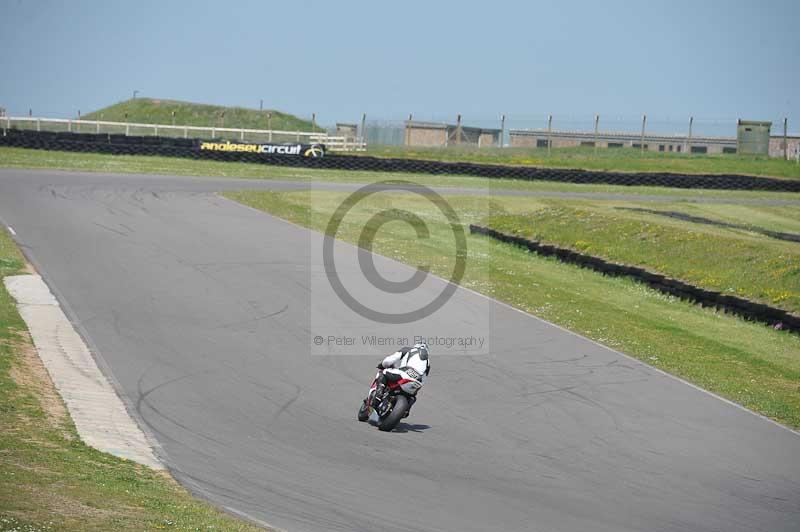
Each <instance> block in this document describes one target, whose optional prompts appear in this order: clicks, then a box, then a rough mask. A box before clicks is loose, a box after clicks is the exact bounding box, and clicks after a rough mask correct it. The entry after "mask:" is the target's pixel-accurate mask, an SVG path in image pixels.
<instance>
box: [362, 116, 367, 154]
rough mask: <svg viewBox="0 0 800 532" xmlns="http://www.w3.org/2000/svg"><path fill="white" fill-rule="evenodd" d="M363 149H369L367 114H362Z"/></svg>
mask: <svg viewBox="0 0 800 532" xmlns="http://www.w3.org/2000/svg"><path fill="white" fill-rule="evenodd" d="M361 147H362V148H366V147H367V113H361Z"/></svg>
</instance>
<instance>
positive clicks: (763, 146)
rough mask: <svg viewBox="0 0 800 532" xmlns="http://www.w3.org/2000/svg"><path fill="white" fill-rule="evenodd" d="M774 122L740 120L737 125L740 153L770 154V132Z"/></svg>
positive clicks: (737, 140)
mask: <svg viewBox="0 0 800 532" xmlns="http://www.w3.org/2000/svg"><path fill="white" fill-rule="evenodd" d="M771 127H772V122H760V121H756V120H739V121H737V123H736V142H737V144H738V148H739V149H738V151H739V153H744V154H747V155H768V154H769V130H770V128H771Z"/></svg>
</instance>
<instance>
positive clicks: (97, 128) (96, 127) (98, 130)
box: [94, 120, 100, 134]
mask: <svg viewBox="0 0 800 532" xmlns="http://www.w3.org/2000/svg"><path fill="white" fill-rule="evenodd" d="M94 132H95V133H97V134H100V121H99V120H95V121H94Z"/></svg>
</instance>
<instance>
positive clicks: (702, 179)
mask: <svg viewBox="0 0 800 532" xmlns="http://www.w3.org/2000/svg"><path fill="white" fill-rule="evenodd" d="M200 142H202V140H201V139H181V138H172V137H138V136H125V135H116V134H114V135H111V134H105V133H101V134H93V133H50V132H37V131H29V130H16V129H8V130H4V132H3V134H2V135H1V136H0V146H15V147H19V148H34V149H42V150H60V151H83V152H98V153H112V154H117V155H161V156H167V157H186V158H192V159H213V160H218V161H244V162H255V163H261V164H270V165H277V166H293V167H306V168H325V169H329V170H362V171H370V172H401V173H418V174H433V175H469V176H475V177H486V178H498V179H518V180H524V181H556V182H561V183H576V184H606V185H622V186H656V187H669V188H686V189H701V188H702V189H718V190H765V191H775V192H800V180H788V179H785V180H784V179H774V178H767V177H755V176H748V175H735V174H729V175H709V174H702V175H688V174H672V173H620V172H599V171H590V170H578V169H557V168H537V167H524V166H504V165H489V164H474V163H448V162H440V161H426V160H416V159H384V158H380V157H369V156H360V155H329V156H326V157H322V158H310V157H293V156H283V155H265V154H253V153H246V152H213V151H205V150H204V151H201V150H200V149H199V145H200ZM215 142H220V141H219V140H216V141H215ZM78 145H82V146H78Z"/></svg>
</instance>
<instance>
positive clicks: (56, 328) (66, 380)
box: [3, 275, 165, 470]
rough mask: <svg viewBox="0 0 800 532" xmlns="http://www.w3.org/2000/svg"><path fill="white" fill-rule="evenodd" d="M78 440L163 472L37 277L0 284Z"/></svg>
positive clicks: (15, 278) (7, 279)
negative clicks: (58, 396) (53, 387)
mask: <svg viewBox="0 0 800 532" xmlns="http://www.w3.org/2000/svg"><path fill="white" fill-rule="evenodd" d="M3 282H4V284H5V285H6V288H7V289H8V292H9V293H10V294H11V296H12V297H13V298H14V299H15V300H16V302H17V307H18V309H19V313H20V315H21V316H22V319H23V320H24V321H25V323H26V325H27V326H28V330H29V331H30V334H31V338H32V339H33V344H34V346H35V348H36V352H37V354H38V356H39V358H40V359H41V360H42V363H43V364H44V366H45V368H47V372H48V373H49V374H50V378H51V379H52V381H53V384H54V385H55V387H56V390H57V391H58V393H59V394H60V395H61V397H62V399H63V400H64V403H65V404H66V406H67V409H68V410H69V412H70V415H71V417H72V420H73V421H74V423H75V427H76V429H77V431H78V434H79V436H80V437H81V439H82V440H83V441H84V442H85V443H86V444H87V445H89V446H91V447H94V448H95V449H98V450H100V451H103V452H106V453H109V454H112V455H114V456H118V457H120V458H125V459H128V460H132V461H134V462H138V463H140V464H142V465H145V466H148V467H151V468H153V469H158V470H162V469H165V468H164V465H163V464H162V463H161V461H160V460H159V459H158V458H157V457H156V454H155V452H154V450H153V447H152V446H151V445H150V443H149V442H148V439H147V437H146V436H145V434H144V432H142V430H141V429H140V428H139V425H137V423H136V422H135V421H134V419H133V418H132V417H131V416H130V414H129V413H128V410H127V409H126V408H125V404H124V403H123V401H122V399H121V398H120V397H119V396H118V395H117V393H116V391H115V390H114V388H113V386H112V385H111V383H110V382H109V381H108V380H107V379H106V377H105V376H104V375H103V373H102V372H101V371H100V368H99V367H98V366H97V364H96V362H95V360H94V358H93V357H92V354H91V352H90V351H89V348H88V347H87V346H86V344H85V343H84V341H83V339H82V338H81V336H80V335H79V334H78V332H77V331H76V330H75V328H74V327H73V326H72V323H70V321H69V320H68V319H67V316H66V315H65V314H64V311H63V310H62V309H61V305H59V303H58V300H56V298H55V296H54V295H53V293H52V292H51V291H50V289H49V288H48V286H47V285H46V284H45V282H44V280H43V279H42V277H41V276H40V275H13V276H8V277H5V278H4V279H3Z"/></svg>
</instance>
